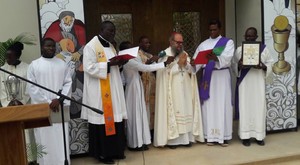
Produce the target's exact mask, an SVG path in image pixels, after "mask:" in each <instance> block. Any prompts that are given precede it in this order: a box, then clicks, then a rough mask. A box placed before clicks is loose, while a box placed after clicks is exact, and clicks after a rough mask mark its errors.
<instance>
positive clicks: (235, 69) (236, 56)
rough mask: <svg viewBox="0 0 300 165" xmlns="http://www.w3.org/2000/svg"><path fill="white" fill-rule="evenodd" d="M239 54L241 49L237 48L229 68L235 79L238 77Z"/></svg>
mask: <svg viewBox="0 0 300 165" xmlns="http://www.w3.org/2000/svg"><path fill="white" fill-rule="evenodd" d="M241 54H242V49H241V47H238V48H237V49H236V51H235V53H234V56H233V58H232V64H231V67H232V71H233V73H234V75H235V76H236V77H239V76H240V74H239V70H238V66H239V61H240V59H241Z"/></svg>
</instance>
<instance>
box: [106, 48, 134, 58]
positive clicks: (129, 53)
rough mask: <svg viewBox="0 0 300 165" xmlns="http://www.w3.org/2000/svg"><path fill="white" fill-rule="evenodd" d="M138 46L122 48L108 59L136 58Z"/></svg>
mask: <svg viewBox="0 0 300 165" xmlns="http://www.w3.org/2000/svg"><path fill="white" fill-rule="evenodd" d="M138 51H139V47H138V46H137V47H134V48H129V49H125V50H122V51H120V52H119V53H118V55H117V56H115V57H113V58H111V59H110V60H114V59H119V60H130V59H132V58H136V57H137V55H138Z"/></svg>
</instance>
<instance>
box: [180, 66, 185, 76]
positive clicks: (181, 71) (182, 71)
mask: <svg viewBox="0 0 300 165" xmlns="http://www.w3.org/2000/svg"><path fill="white" fill-rule="evenodd" d="M179 72H180V73H181V76H183V73H184V70H183V69H182V68H180V71H179Z"/></svg>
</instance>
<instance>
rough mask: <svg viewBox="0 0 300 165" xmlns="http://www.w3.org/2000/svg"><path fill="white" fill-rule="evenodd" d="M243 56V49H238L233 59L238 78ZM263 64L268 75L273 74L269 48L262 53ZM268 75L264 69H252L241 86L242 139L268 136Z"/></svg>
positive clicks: (240, 127)
mask: <svg viewBox="0 0 300 165" xmlns="http://www.w3.org/2000/svg"><path fill="white" fill-rule="evenodd" d="M241 54H242V48H241V47H238V48H237V50H236V52H235V56H234V58H233V64H234V65H233V66H235V67H234V68H233V69H234V70H235V73H238V75H237V76H238V77H239V74H240V73H239V72H238V61H239V60H240V58H241ZM261 62H262V63H264V64H265V65H266V66H267V73H271V71H272V68H271V65H272V62H273V60H272V57H271V55H270V53H269V50H268V49H267V48H265V49H264V51H263V52H262V53H261ZM266 75H267V74H266V71H264V70H262V69H255V68H251V69H250V70H249V71H248V73H247V74H246V76H245V77H244V79H243V80H242V82H241V84H240V85H239V131H238V134H239V137H240V139H250V138H255V139H257V140H263V139H264V138H265V136H266V113H267V107H266V92H265V85H266V84H265V78H266ZM253 105H255V106H253Z"/></svg>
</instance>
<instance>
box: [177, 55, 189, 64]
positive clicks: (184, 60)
mask: <svg viewBox="0 0 300 165" xmlns="http://www.w3.org/2000/svg"><path fill="white" fill-rule="evenodd" d="M187 58H188V55H187V54H186V53H181V54H180V55H179V60H178V63H177V64H178V65H179V66H180V67H184V66H186V64H187Z"/></svg>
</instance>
